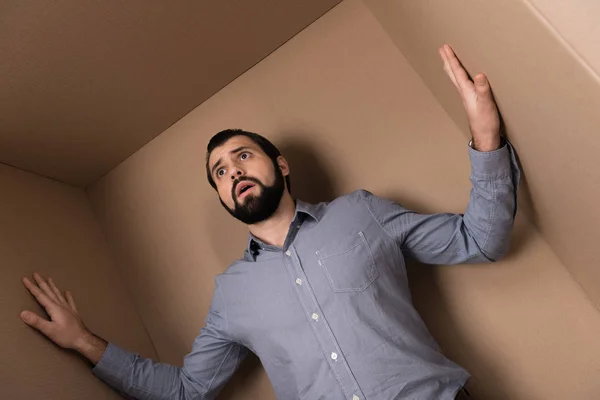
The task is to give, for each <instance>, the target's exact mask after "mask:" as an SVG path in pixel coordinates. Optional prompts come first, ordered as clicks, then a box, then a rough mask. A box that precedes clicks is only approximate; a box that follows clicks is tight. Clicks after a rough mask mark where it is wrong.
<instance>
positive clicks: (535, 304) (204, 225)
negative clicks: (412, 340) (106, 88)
mask: <svg viewBox="0 0 600 400" xmlns="http://www.w3.org/2000/svg"><path fill="white" fill-rule="evenodd" d="M400 3H402V4H406V2H397V5H398V6H400V5H399V4H400ZM415 3H416V2H415ZM386 4H388V3H386ZM389 4H391V3H389ZM413 6H414V7H416V6H415V5H413ZM407 7H408V6H407ZM506 7H509V6H506ZM381 10H384V11H385V8H382V9H381ZM392 11H394V13H392V14H391V15H392V16H394V15H396V10H392ZM412 11H414V12H415V14H414V15H412V16H410V17H409V15H406V16H405V17H406V18H407V19H411V18H412V19H414V20H419V19H420V18H421V17H422V16H421V14H420V11H419V9H418V8H416V9H414V10H412ZM442 11H444V12H446V14H448V13H449V10H448V8H444V7H441V6H440V11H439V12H442ZM376 15H378V16H379V14H378V13H376ZM527 15H529V14H522V15H521V14H517V15H516V16H515V18H516V20H517V22H518V21H523V20H526V18H527ZM432 18H433V22H432V23H434V22H435V23H438V24H440V26H438V27H437V28H435V29H439V30H440V31H444V24H443V22H445V23H446V24H452V18H447V19H444V18H441V17H439V16H438V14H437V13H433V16H432ZM465 18H466V17H465ZM489 18H492V16H490V17H489ZM519 18H521V19H519ZM492 19H493V18H492ZM380 20H383V19H380ZM384 22H385V21H384ZM393 22H394V24H395V23H396V22H397V21H396V20H395V19H394V20H393ZM420 23H424V22H422V21H421V22H420ZM383 25H384V26H385V27H386V28H387V24H386V23H384V24H383ZM394 26H395V25H394ZM407 29H408V28H407ZM415 29H416V28H415ZM432 29H434V28H432ZM455 31H456V30H453V31H452V32H455ZM415 32H418V31H415ZM444 32H445V31H444ZM507 35H508V36H510V32H509V33H508V34H507ZM539 35H540V40H541V41H543V40H545V39H544V38H545V37H546V36H543V35H546V33H543V32H541V31H540V32H539ZM396 36H397V35H396V33H393V32H392V38H394V41H395V42H396V43H398V41H397V40H396ZM413 39H414V40H415V42H416V43H417V44H418V45H419V46H420V47H421V48H420V49H419V51H420V52H421V53H422V54H427V57H426V58H423V60H422V61H421V63H419V64H415V65H417V66H418V68H419V72H420V73H422V74H424V75H423V76H424V77H425V78H426V79H425V81H426V82H427V83H428V84H429V85H430V88H431V82H429V80H428V79H427V78H428V77H429V76H431V77H434V78H435V79H436V81H435V82H436V83H437V84H439V86H440V88H442V89H441V90H440V91H438V90H432V91H433V93H435V94H436V96H437V97H438V98H437V99H436V97H434V95H433V94H432V91H430V90H429V89H430V88H428V87H427V86H426V85H425V84H424V83H423V81H421V79H420V78H419V75H417V74H416V73H415V71H413V69H412V68H411V67H410V65H409V63H408V62H407V60H406V59H405V58H404V56H403V54H402V53H400V52H398V51H397V48H396V47H395V46H394V42H392V40H391V39H390V38H389V37H388V36H387V34H386V32H385V31H384V30H383V28H382V27H381V26H380V25H379V22H378V20H376V19H375V18H374V17H373V15H372V14H371V13H370V12H369V9H367V8H366V7H365V6H364V4H363V3H362V2H361V1H358V0H346V1H344V2H343V3H341V4H340V5H338V6H337V7H336V8H335V9H333V10H332V11H331V12H329V13H328V14H326V15H325V16H324V17H322V18H321V19H319V20H318V21H317V22H315V23H314V24H312V25H311V26H310V27H309V28H307V29H306V30H305V31H303V32H302V33H301V34H299V35H297V36H296V37H294V38H293V39H292V40H291V41H290V42H288V43H287V44H286V45H285V46H283V47H281V48H279V49H278V50H277V51H276V52H275V53H273V54H271V55H270V56H269V57H267V58H266V59H265V60H263V61H262V62H261V63H259V64H258V65H256V66H255V67H254V68H252V69H251V70H250V71H248V72H247V73H245V74H243V75H242V76H240V77H239V78H238V79H236V80H235V81H234V82H232V83H231V84H230V85H228V86H227V87H225V88H224V89H223V90H221V91H220V92H218V93H217V94H215V95H214V96H213V97H211V98H210V99H209V100H208V101H206V102H204V103H203V104H202V105H200V106H199V107H197V108H196V109H195V110H194V111H192V112H191V113H190V114H188V115H187V116H186V117H184V118H183V119H181V120H180V121H178V122H177V123H176V124H175V125H173V126H172V127H171V128H169V129H168V130H167V131H165V132H164V133H163V134H161V135H160V136H159V137H157V138H156V139H155V140H153V141H152V142H151V143H149V144H148V145H146V146H145V147H144V148H142V149H141V150H140V151H138V152H137V153H136V154H134V155H133V156H132V157H130V158H129V159H128V160H127V161H126V162H124V163H123V164H121V165H120V166H119V167H117V168H116V169H115V170H113V171H112V172H111V173H110V174H109V175H108V176H106V177H105V178H104V179H102V180H101V181H100V182H99V183H98V184H96V185H94V186H93V187H91V188H90V189H89V191H88V193H89V196H90V199H91V200H92V202H93V204H94V209H95V211H96V213H97V215H98V217H99V220H100V223H101V225H102V226H103V229H104V230H105V232H106V234H107V237H108V240H109V242H110V244H111V246H112V248H113V249H114V252H115V254H116V257H117V262H118V264H119V266H120V268H121V270H122V272H123V276H124V280H125V282H126V284H127V286H128V287H129V289H130V291H131V293H132V296H133V298H134V301H135V303H136V306H137V308H138V310H139V312H140V316H141V318H142V320H143V321H144V324H145V326H146V327H147V329H148V332H149V334H150V337H151V338H152V340H153V342H154V344H155V346H156V349H157V352H158V355H159V357H160V360H161V361H164V362H169V363H172V364H177V365H181V361H182V357H183V356H184V355H185V354H186V353H187V352H188V351H189V349H190V345H191V342H192V340H193V338H194V336H195V335H197V333H198V331H199V329H200V328H201V326H202V325H203V323H204V322H203V320H204V316H205V315H206V311H207V309H208V305H209V301H210V298H211V295H212V289H213V280H212V278H213V276H214V275H215V274H217V273H219V272H221V271H223V270H224V269H225V268H226V267H227V266H228V264H229V263H230V262H231V261H233V260H234V259H236V258H238V257H239V256H241V254H242V251H243V248H244V246H245V242H246V230H245V228H244V227H243V226H242V225H241V224H239V223H238V222H237V221H235V220H233V219H232V218H231V217H230V216H229V214H227V213H226V211H225V210H223V209H222V208H221V205H220V204H219V202H218V199H217V195H216V193H215V192H214V191H213V190H212V188H210V186H209V185H208V183H207V182H206V178H205V173H204V151H205V148H206V143H207V141H208V139H209V138H210V137H211V135H212V134H214V133H215V132H217V131H218V130H221V129H224V128H230V127H240V128H244V129H247V130H253V131H257V132H260V133H263V134H265V135H267V136H268V137H270V138H272V139H274V141H275V142H276V143H277V144H278V145H279V147H280V148H281V150H282V151H283V153H284V155H286V156H287V157H288V159H289V160H290V163H291V167H292V173H291V177H292V186H293V188H294V193H295V194H296V195H297V196H298V197H300V198H302V199H305V200H309V201H318V200H329V199H331V198H333V197H334V196H337V195H340V194H343V193H346V192H349V191H351V190H354V189H356V188H361V187H362V188H366V189H369V190H371V191H373V192H375V193H377V194H380V195H384V196H386V197H389V198H392V199H395V200H396V201H399V202H401V203H403V204H404V205H406V206H408V207H411V208H415V209H417V210H419V211H423V212H462V211H464V208H465V206H466V204H467V201H468V195H469V187H470V186H469V180H468V175H469V165H468V157H467V147H466V146H467V145H466V144H467V130H466V129H465V126H464V124H459V126H460V128H461V129H459V128H458V127H457V125H456V124H455V123H454V122H453V120H452V119H451V117H453V118H456V119H457V120H459V121H461V119H460V118H459V115H462V114H461V112H462V111H461V110H460V103H459V100H458V95H457V94H456V93H454V92H453V91H452V90H450V89H451V88H450V84H449V83H447V82H446V81H445V80H443V79H442V78H443V77H442V75H441V62H439V61H438V60H437V59H435V58H436V57H437V52H436V48H437V47H436V45H437V43H432V42H431V41H428V40H427V38H421V37H419V36H415V37H414V38H413ZM448 39H449V40H450V39H453V40H450V41H451V42H452V43H454V42H455V41H456V42H457V43H458V45H459V46H458V47H460V45H463V46H465V47H466V46H467V44H468V43H470V41H468V40H467V36H466V35H463V36H461V35H455V36H452V35H450V37H449V38H448ZM461 39H462V40H461ZM415 46H416V45H415ZM477 50H478V53H471V54H470V53H469V52H466V54H470V57H467V61H468V62H467V65H468V66H470V65H471V64H469V63H471V62H473V61H472V60H474V59H476V58H477V59H478V60H480V61H479V62H480V63H481V64H477V65H476V67H477V68H479V67H480V65H486V64H485V63H484V62H485V61H486V60H487V58H486V57H494V56H496V54H495V53H494V54H490V53H489V52H486V51H484V50H485V48H478V49H477ZM414 52H415V50H414V49H412V51H408V52H407V56H409V57H415V56H414V54H413V53H414ZM421 53H418V54H421ZM460 54H463V52H461V53H460ZM476 56H477V57H476ZM497 56H498V57H500V55H497ZM415 59H416V60H420V59H419V58H415ZM528 61H529V62H531V60H530V59H528V58H527V57H525V58H524V61H523V63H525V65H527V64H526V63H527V62H528ZM434 67H435V70H434V69H432V68H434ZM438 69H439V71H440V73H439V74H438V72H437V71H438ZM431 71H434V72H431ZM513 71H514V69H513ZM491 72H492V73H491V74H490V79H491V80H492V82H496V80H499V81H500V82H504V80H501V79H500V78H497V77H500V76H504V75H503V71H496V70H492V71H491ZM427 74H430V75H427ZM521 79H522V78H521ZM505 80H506V79H505ZM571 84H573V82H571ZM514 85H515V84H511V85H510V87H506V88H505V89H504V90H501V91H500V93H499V98H500V99H501V100H503V99H504V100H503V101H502V104H501V105H502V107H503V110H504V106H505V104H506V103H508V100H506V99H507V97H503V93H511V92H510V91H509V89H515V88H514ZM436 87H437V86H436ZM500 87H501V88H502V87H503V86H502V84H500ZM517 89H518V87H517ZM516 93H518V94H523V90H522V89H521V91H517V92H516ZM582 95H586V92H584V93H583V94H582ZM510 98H511V99H517V100H518V102H517V103H518V104H522V103H521V102H522V101H525V100H522V99H521V100H520V98H519V97H518V96H516V95H515V96H514V97H513V96H511V97H510ZM438 99H439V100H440V101H441V103H442V104H443V105H444V107H446V109H447V110H448V111H449V114H450V116H451V117H450V116H449V115H448V114H447V113H446V112H445V110H444V108H442V106H441V105H440V103H438ZM561 104H562V103H561ZM507 107H508V106H507ZM511 111H512V112H509V113H508V114H509V115H513V114H514V115H517V116H519V115H521V114H519V112H518V111H519V109H518V107H517V108H516V109H514V106H513V108H511ZM569 115H570V114H569ZM522 118H523V119H524V116H523V117H522ZM517 122H518V123H522V121H521V120H520V119H519V120H515V121H514V122H512V120H510V121H509V125H510V127H512V126H513V125H515V126H516V125H517ZM533 122H536V121H533ZM533 122H531V123H530V125H531V124H533ZM528 126H529V125H528ZM544 126H545V127H547V126H546V125H544ZM520 129H525V128H520ZM511 132H513V131H512V130H511ZM519 132H520V131H519ZM531 135H532V137H529V136H526V135H525V134H524V133H523V134H519V133H518V132H517V131H516V130H515V131H514V133H511V139H514V141H515V142H516V144H517V147H518V148H519V149H523V152H524V153H525V154H524V158H525V161H526V162H525V164H526V168H532V172H531V175H532V176H531V177H530V173H529V172H527V173H526V175H527V177H528V178H530V180H531V181H532V182H534V183H530V186H531V187H530V190H531V192H532V197H533V198H534V199H535V200H536V209H538V210H539V208H538V207H542V206H544V207H549V208H553V209H554V208H556V207H557V205H555V204H554V203H553V202H550V201H542V202H541V204H539V205H538V204H537V199H538V198H539V196H541V192H542V191H543V192H544V193H546V192H547V194H556V193H555V192H558V190H557V189H554V191H552V190H549V189H548V188H547V187H546V186H545V185H547V184H548V182H550V181H552V182H554V181H556V179H559V178H560V179H562V175H560V176H559V177H552V178H551V177H546V176H545V180H542V181H544V182H545V183H544V182H542V181H540V180H539V176H538V175H536V171H537V173H538V174H539V173H540V168H541V167H542V166H543V167H545V168H549V167H552V165H549V163H548V162H546V161H545V158H543V157H537V158H536V157H532V156H531V154H537V155H538V156H539V155H540V154H545V153H544V152H549V151H550V150H555V147H553V146H556V145H552V146H551V145H549V144H547V143H546V142H543V143H541V144H540V145H539V146H538V147H536V146H534V144H535V142H537V141H539V140H540V137H539V135H540V134H539V131H538V130H535V131H534V133H532V134H531ZM561 145H562V146H563V148H565V143H563V142H561ZM535 149H538V150H539V152H536V153H531V152H532V151H533V150H535ZM566 149H567V150H573V148H571V147H569V146H567V147H566ZM528 151H529V152H528ZM586 151H588V150H586ZM528 154H529V156H528ZM550 154H552V156H553V157H555V159H556V156H557V153H555V152H551V153H550ZM569 154H575V153H569ZM586 154H587V153H586ZM558 160H561V158H558ZM567 169H568V168H567ZM551 170H552V171H553V172H556V168H554V169H551ZM526 171H529V170H528V169H526ZM551 179H552V180H551ZM536 183H537V184H536ZM542 183H544V184H542ZM562 183H564V182H561V184H562ZM587 190H591V189H590V188H588V189H587ZM554 201H558V202H559V204H562V202H564V201H565V199H564V196H563V197H559V198H558V199H554ZM584 205H585V206H586V207H588V206H589V204H588V203H584ZM540 215H544V216H545V215H547V213H546V212H545V210H544V213H543V214H542V212H540ZM561 218H562V217H561ZM578 222H581V221H578ZM556 223H560V221H558V220H552V224H556ZM552 224H550V225H549V227H548V228H547V229H546V230H548V229H549V230H550V232H552V227H553V226H554V225H552ZM583 226H584V227H585V228H586V229H587V228H588V227H589V224H587V223H586V224H584V225H583ZM565 243H566V242H565ZM564 247H568V243H566V244H565V245H564ZM412 272H413V274H412V275H413V277H414V280H413V288H414V292H415V293H414V296H415V299H416V302H417V305H418V308H419V310H420V311H421V312H422V313H423V315H424V317H425V320H426V322H427V324H428V325H429V326H430V328H431V329H432V332H433V333H434V335H435V336H436V337H437V339H438V340H439V341H440V343H441V344H442V345H443V348H444V350H445V351H446V352H447V353H448V355H449V356H450V357H451V358H453V359H454V360H456V361H458V362H459V363H461V364H462V365H464V366H465V367H467V368H468V369H469V370H470V371H471V373H472V374H473V375H474V377H473V381H472V383H471V387H472V388H473V392H474V393H475V395H476V396H477V397H476V398H481V399H493V400H495V399H506V398H510V399H517V400H520V399H522V400H536V399H540V400H542V399H543V400H548V399H550V400H552V399H565V398H577V399H591V398H593V396H594V395H595V394H596V393H598V389H599V387H598V384H597V379H595V377H596V376H597V372H598V370H599V369H600V361H598V360H600V342H598V340H597V337H598V334H599V333H600V320H599V319H598V315H597V312H596V309H595V308H594V307H593V306H592V304H591V303H590V302H589V301H588V300H587V298H586V296H585V294H584V293H583V292H582V291H581V290H580V288H579V286H578V285H577V284H576V283H575V282H574V281H573V280H572V279H571V277H570V275H569V273H568V272H567V270H566V269H565V268H564V267H563V266H562V264H561V263H560V262H559V260H558V259H557V258H556V256H555V255H554V253H553V251H552V249H551V248H550V247H549V246H548V245H547V244H546V243H545V242H544V241H543V239H542V237H541V236H540V235H539V234H538V233H537V231H536V230H535V229H534V228H533V226H532V225H531V224H530V222H529V221H528V220H527V219H525V218H523V215H521V214H520V215H519V221H518V229H516V231H515V234H514V239H513V249H512V251H511V253H510V255H509V257H508V258H507V259H505V260H504V261H501V262H499V263H496V264H493V265H478V266H460V267H452V268H450V267H438V268H433V267H427V266H417V267H416V268H414V269H413V270H412ZM249 376H250V378H248V377H249ZM237 379H238V381H237V382H238V384H239V382H245V383H244V385H242V386H240V385H238V384H236V383H234V384H232V385H229V386H228V388H227V393H225V394H224V396H222V398H228V399H233V398H235V399H238V398H239V399H272V398H274V395H273V392H272V390H271V389H270V387H269V383H268V379H267V378H266V376H265V375H264V373H263V372H262V371H260V370H257V369H256V368H250V369H249V371H246V372H245V373H244V374H238V376H237Z"/></svg>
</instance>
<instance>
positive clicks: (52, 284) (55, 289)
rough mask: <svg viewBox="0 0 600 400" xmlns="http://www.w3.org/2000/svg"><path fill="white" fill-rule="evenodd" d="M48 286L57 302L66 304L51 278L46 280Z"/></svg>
mask: <svg viewBox="0 0 600 400" xmlns="http://www.w3.org/2000/svg"><path fill="white" fill-rule="evenodd" d="M48 286H50V289H51V290H52V293H54V295H55V296H56V297H57V298H58V300H59V301H60V302H61V303H63V304H67V300H66V299H65V298H64V296H63V295H62V293H61V292H60V290H59V289H58V287H57V286H56V284H55V283H54V281H53V280H52V278H48Z"/></svg>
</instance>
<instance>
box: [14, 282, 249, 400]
mask: <svg viewBox="0 0 600 400" xmlns="http://www.w3.org/2000/svg"><path fill="white" fill-rule="evenodd" d="M34 278H35V281H36V283H37V285H36V284H34V283H32V282H31V281H30V280H29V279H28V278H24V279H23V283H24V284H25V286H26V287H27V288H28V289H29V291H30V292H31V293H32V294H33V295H34V296H35V298H36V300H37V301H38V302H39V303H40V304H41V305H42V306H43V307H44V308H45V309H46V312H47V313H48V315H49V316H50V321H48V320H45V319H43V318H41V317H40V316H38V315H36V314H34V313H32V312H31V311H23V312H22V313H21V318H22V319H23V321H24V322H25V323H27V324H28V325H30V326H32V327H34V328H36V329H38V330H39V331H40V332H42V333H43V334H44V335H46V336H47V337H48V338H49V339H51V340H52V341H53V342H55V343H56V344H58V345H59V346H61V347H64V348H69V349H73V350H76V351H78V352H80V353H81V354H82V355H83V356H85V357H86V358H87V359H88V360H90V361H91V362H92V363H94V364H96V365H95V367H94V369H93V373H94V374H95V375H96V376H98V377H99V378H100V379H102V380H103V381H105V382H106V383H107V384H109V385H111V386H112V387H113V388H115V389H116V390H118V391H120V392H121V393H124V394H126V395H128V396H130V397H132V398H134V399H144V400H159V399H160V400H163V399H186V400H188V399H195V400H201V399H202V400H204V399H213V398H215V397H216V395H217V394H218V392H219V390H220V389H221V387H222V386H223V385H224V384H225V382H226V381H227V380H228V379H229V378H230V377H231V376H232V375H233V373H234V372H235V370H236V369H237V367H238V366H239V364H240V362H241V361H242V359H243V358H244V357H245V356H246V354H247V353H248V350H247V349H246V348H245V347H243V346H241V345H239V344H238V343H235V342H234V341H232V340H231V339H229V338H228V337H227V336H226V334H225V333H224V329H223V327H224V326H225V315H224V314H223V311H222V310H223V307H222V297H221V295H220V293H218V292H217V291H218V290H219V288H218V286H217V287H215V295H214V296H213V302H212V304H211V308H210V311H209V314H208V316H207V318H206V325H205V327H204V328H202V329H201V331H200V335H199V336H198V337H197V338H196V339H195V341H194V345H193V348H192V352H191V353H190V354H188V355H187V356H186V357H185V359H184V366H183V367H182V368H181V367H176V366H172V365H167V364H164V363H158V362H155V361H153V360H150V359H145V358H142V357H140V356H139V355H137V354H134V353H131V352H129V351H127V350H125V349H122V348H120V347H119V346H117V345H115V344H112V343H107V342H106V341H105V340H104V339H102V338H100V337H98V336H96V335H94V334H93V333H91V332H90V331H89V330H88V329H87V328H86V327H85V325H84V323H83V320H82V318H81V317H80V315H79V313H78V311H77V307H76V306H75V301H74V299H73V296H72V295H71V293H70V292H68V291H67V292H66V293H65V295H64V296H63V294H62V293H61V291H60V290H59V289H58V288H57V286H56V285H55V283H54V282H53V281H52V279H50V278H49V279H48V280H45V279H43V278H42V277H41V276H39V274H34Z"/></svg>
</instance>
